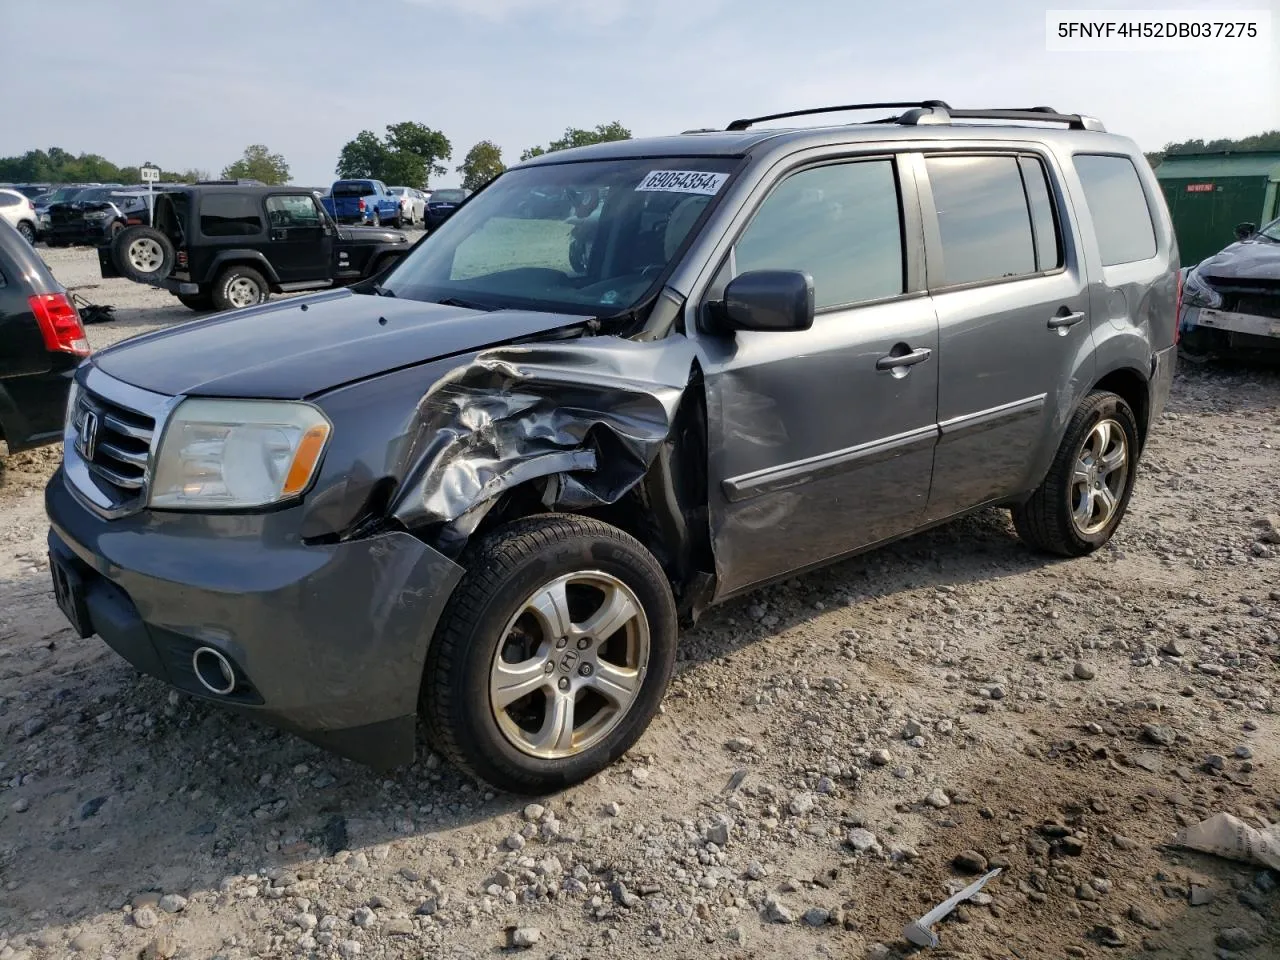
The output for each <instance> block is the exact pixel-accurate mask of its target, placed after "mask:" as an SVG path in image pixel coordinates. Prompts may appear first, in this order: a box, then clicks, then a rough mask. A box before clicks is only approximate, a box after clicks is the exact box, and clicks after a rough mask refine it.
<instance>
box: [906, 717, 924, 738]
mask: <svg viewBox="0 0 1280 960" xmlns="http://www.w3.org/2000/svg"><path fill="white" fill-rule="evenodd" d="M922 733H924V727H922V726H920V724H918V723H916V722H915V721H914V720H908V721H907V724H906V726H904V727H903V728H902V739H903V740H914V739H915V738H916V737H918V736H920V735H921V734H922Z"/></svg>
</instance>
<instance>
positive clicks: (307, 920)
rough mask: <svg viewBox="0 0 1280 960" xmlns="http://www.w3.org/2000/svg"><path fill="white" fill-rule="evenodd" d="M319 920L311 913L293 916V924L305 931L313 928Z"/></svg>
mask: <svg viewBox="0 0 1280 960" xmlns="http://www.w3.org/2000/svg"><path fill="white" fill-rule="evenodd" d="M319 922H320V921H319V920H318V919H317V918H316V915H315V914H313V913H300V914H298V915H297V916H296V917H294V918H293V925H294V926H295V927H299V928H301V929H302V930H304V931H307V932H310V931H312V930H314V929H315V928H316V924H317V923H319Z"/></svg>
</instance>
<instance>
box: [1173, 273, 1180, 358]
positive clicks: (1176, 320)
mask: <svg viewBox="0 0 1280 960" xmlns="http://www.w3.org/2000/svg"><path fill="white" fill-rule="evenodd" d="M1181 339H1182V271H1181V270H1179V271H1178V287H1177V292H1176V293H1174V295H1173V343H1174V346H1177V344H1178V341H1179V340H1181Z"/></svg>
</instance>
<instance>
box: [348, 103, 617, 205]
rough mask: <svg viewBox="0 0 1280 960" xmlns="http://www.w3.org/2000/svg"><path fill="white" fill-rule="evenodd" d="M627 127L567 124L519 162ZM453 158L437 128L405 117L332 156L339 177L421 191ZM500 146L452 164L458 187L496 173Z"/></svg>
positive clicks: (486, 144)
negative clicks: (586, 127)
mask: <svg viewBox="0 0 1280 960" xmlns="http://www.w3.org/2000/svg"><path fill="white" fill-rule="evenodd" d="M630 139H631V131H630V130H628V129H627V128H626V127H624V126H623V125H622V124H620V123H618V122H617V121H616V120H615V121H614V122H612V123H602V124H600V125H599V126H597V127H595V128H594V129H592V130H582V129H579V128H577V127H569V128H567V129H566V130H565V132H564V136H563V137H561V138H560V139H558V140H553V141H551V143H549V144H548V145H547V146H545V147H543V146H535V147H529V148H528V149H526V150H525V151H524V152H522V153H521V154H520V159H521V160H528V159H530V158H531V157H539V156H542V155H543V154H544V153H552V152H554V151H556V150H567V149H568V148H570V147H582V146H586V145H587V144H591V143H604V142H606V141H609V140H630ZM452 159H453V144H452V143H451V142H450V141H449V138H448V137H446V136H445V135H444V134H443V133H441V132H440V131H439V130H433V129H432V128H431V127H428V126H426V125H425V124H422V123H416V122H413V121H407V122H404V123H392V124H388V126H387V132H386V135H385V136H383V137H379V136H378V135H377V134H376V133H374V132H373V131H372V130H361V131H360V133H359V134H358V135H357V136H356V138H355V139H354V140H351V141H349V142H347V144H346V145H344V146H343V148H342V150H341V152H340V153H339V154H338V166H337V174H338V176H340V177H342V178H344V179H350V178H359V177H369V178H371V179H374V180H381V181H383V182H384V183H387V184H391V185H394V186H406V187H416V188H418V189H419V190H423V189H426V188H427V187H429V186H430V184H431V178H432V177H445V176H447V175H448V174H449V168H448V166H447V164H448V163H449V162H450V161H451V160H452ZM506 169H507V167H506V164H505V163H503V161H502V149H501V148H500V147H499V146H498V145H497V144H496V143H494V142H493V141H492V140H481V141H480V142H479V143H477V144H475V145H474V146H473V147H472V148H471V149H470V150H468V151H467V153H466V155H465V156H464V157H463V159H462V163H460V164H459V165H458V166H456V167H454V171H455V172H456V173H459V174H461V176H462V186H463V188H464V189H467V190H476V189H478V188H480V187H482V186H484V185H485V184H486V183H488V182H489V181H490V180H492V179H493V178H494V177H496V176H497V175H498V174H500V173H502V171H504V170H506Z"/></svg>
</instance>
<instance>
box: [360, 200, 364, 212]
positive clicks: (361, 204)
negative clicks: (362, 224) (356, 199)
mask: <svg viewBox="0 0 1280 960" xmlns="http://www.w3.org/2000/svg"><path fill="white" fill-rule="evenodd" d="M360 209H361V210H363V209H364V201H363V200H361V201H360Z"/></svg>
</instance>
